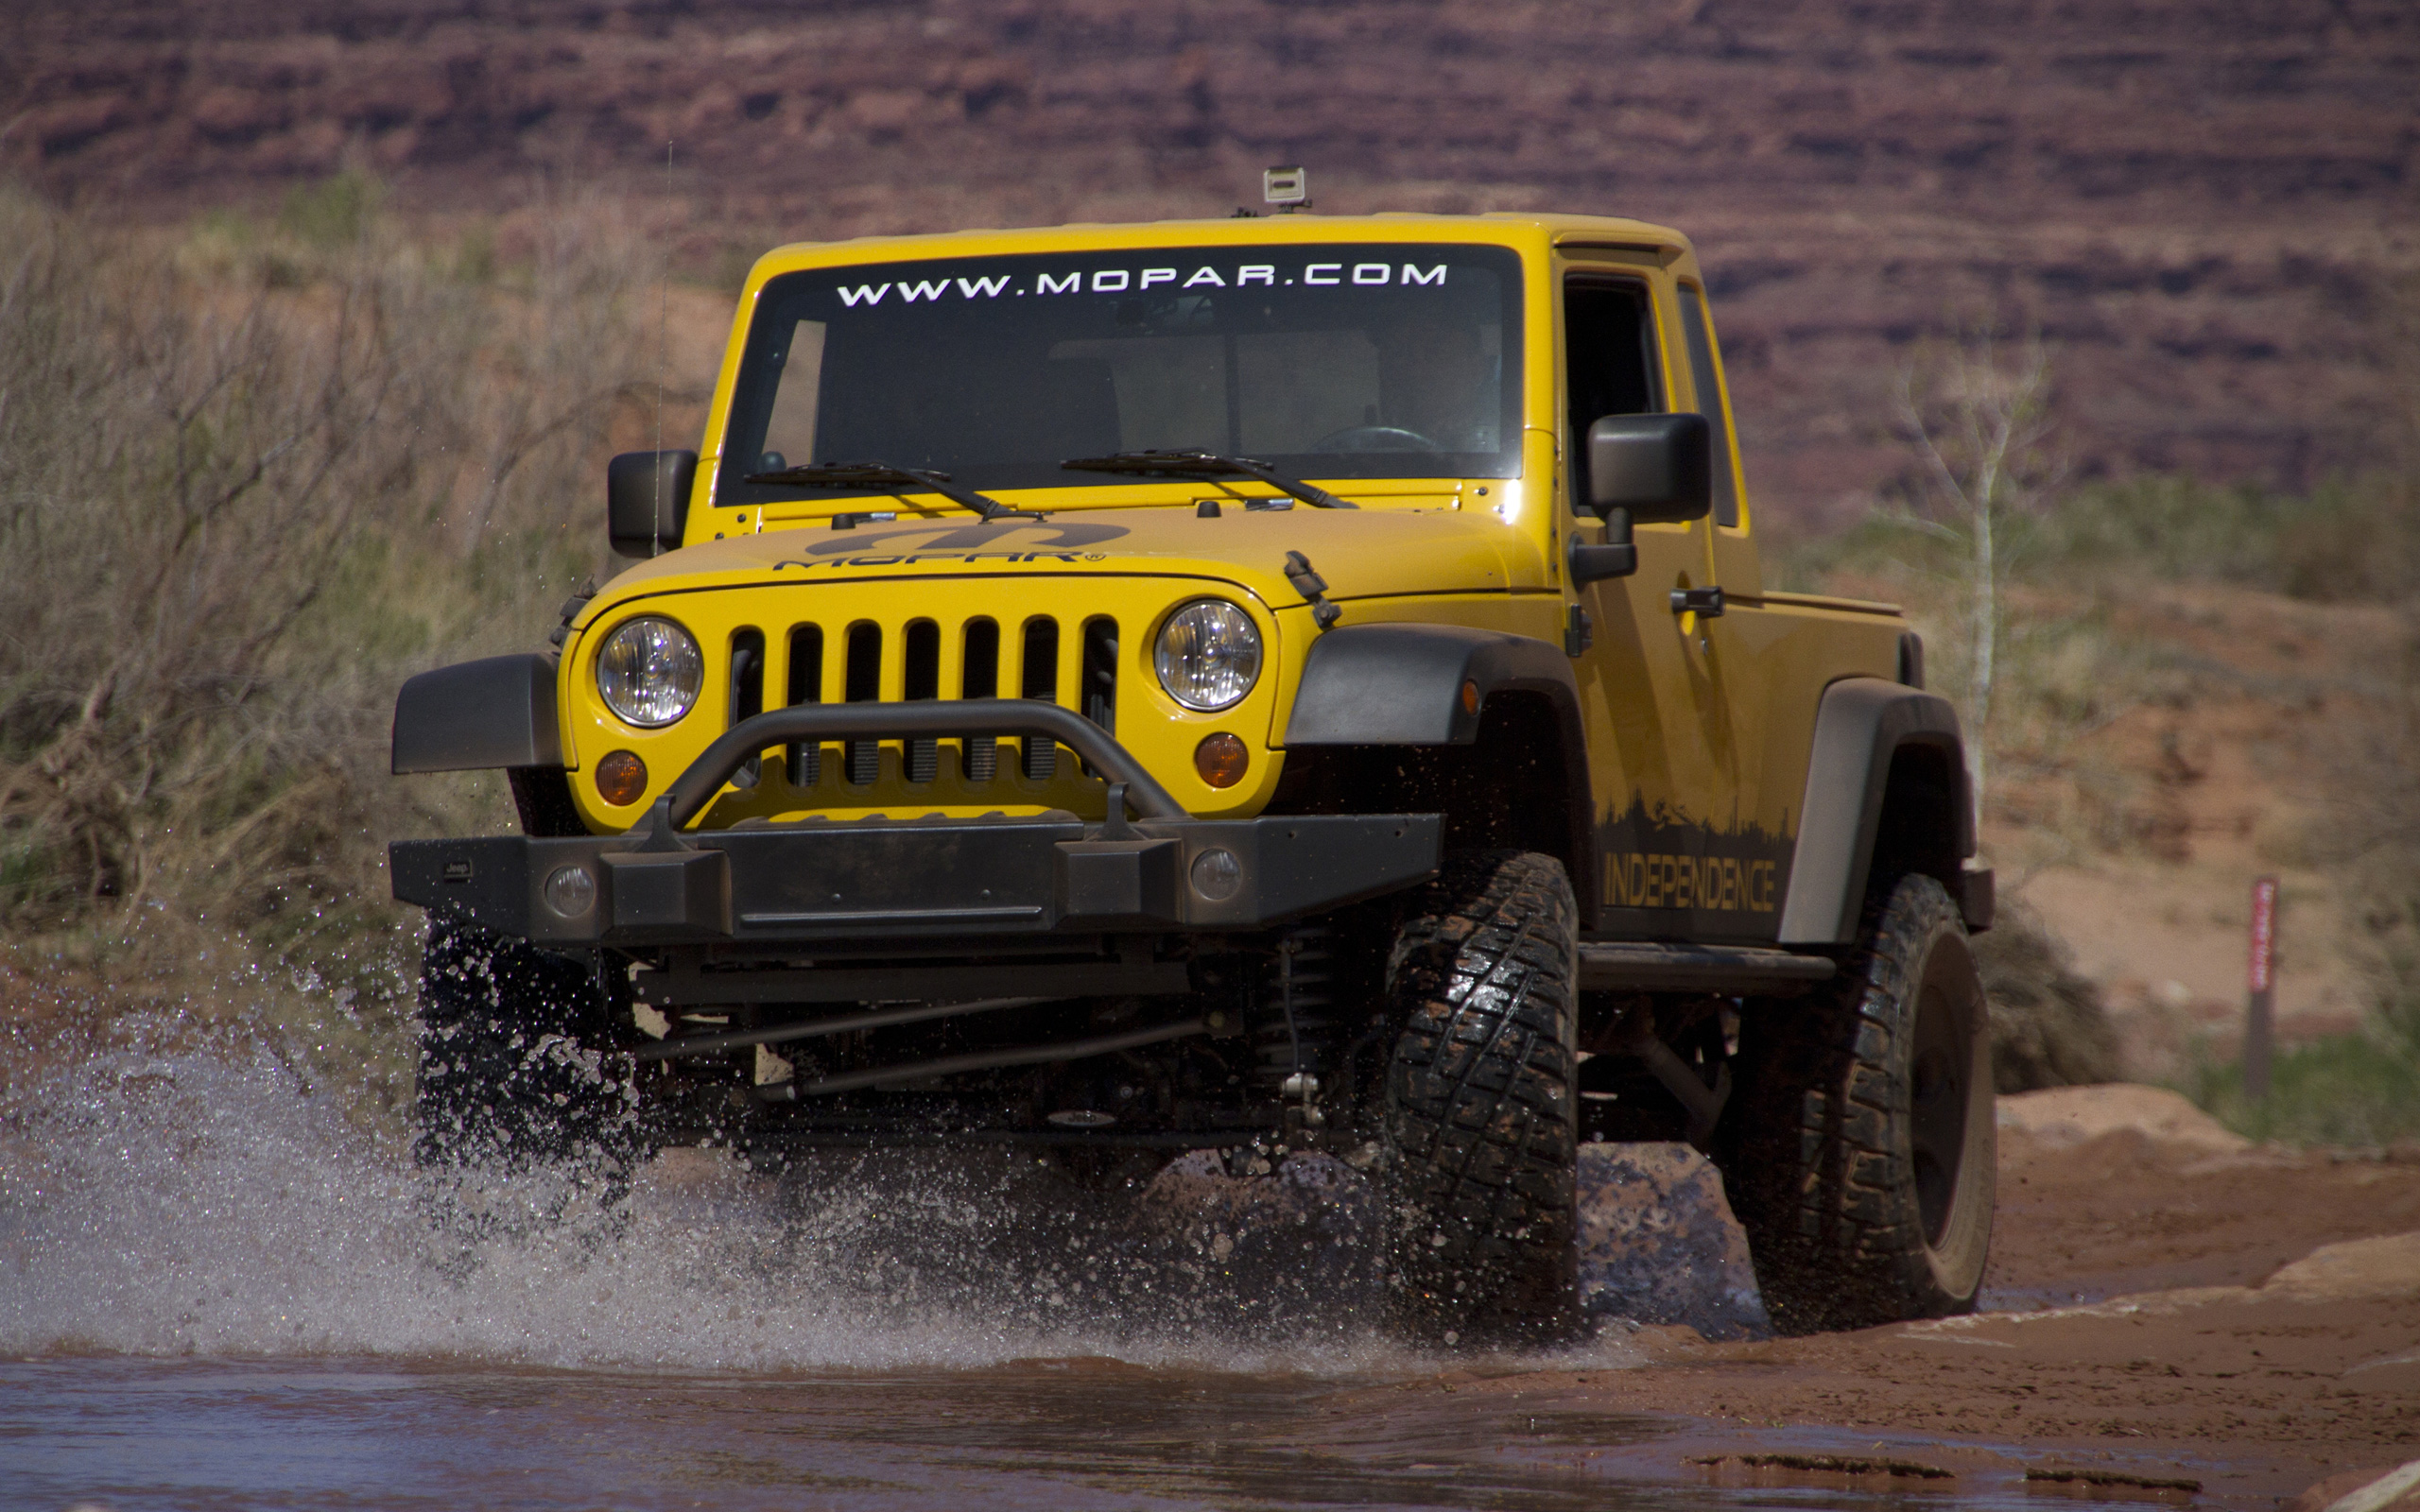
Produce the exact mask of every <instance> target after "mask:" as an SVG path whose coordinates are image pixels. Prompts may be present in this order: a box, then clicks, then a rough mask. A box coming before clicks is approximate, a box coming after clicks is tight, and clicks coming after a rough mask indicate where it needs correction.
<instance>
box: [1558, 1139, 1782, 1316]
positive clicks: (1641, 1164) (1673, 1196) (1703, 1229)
mask: <svg viewBox="0 0 2420 1512" xmlns="http://www.w3.org/2000/svg"><path fill="white" fill-rule="evenodd" d="M1580 1294H1581V1298H1582V1305H1583V1306H1585V1307H1586V1308H1587V1309H1588V1311H1589V1312H1590V1313H1592V1314H1599V1315H1601V1316H1608V1317H1624V1318H1629V1319H1631V1320H1633V1321H1634V1322H1638V1323H1651V1324H1685V1325H1686V1326H1688V1327H1690V1328H1693V1329H1696V1330H1697V1331H1698V1332H1700V1333H1703V1334H1704V1335H1705V1336H1706V1337H1707V1338H1710V1339H1738V1338H1760V1337H1764V1336H1766V1335H1768V1334H1770V1333H1771V1332H1772V1321H1771V1320H1770V1319H1769V1318H1767V1317H1766V1316H1765V1306H1764V1301H1763V1298H1762V1297H1759V1296H1758V1295H1757V1292H1756V1273H1755V1267H1754V1265H1753V1264H1751V1263H1750V1261H1749V1258H1748V1237H1747V1235H1746V1233H1745V1232H1743V1231H1742V1230H1741V1229H1740V1227H1739V1221H1738V1220H1737V1218H1735V1217H1733V1216H1732V1214H1731V1204H1730V1201H1729V1199H1728V1198H1726V1197H1725V1196H1724V1195H1723V1191H1722V1176H1721V1173H1720V1172H1718V1171H1717V1170H1715V1168H1714V1164H1713V1162H1712V1161H1710V1160H1707V1159H1706V1158H1705V1157H1704V1156H1703V1155H1700V1154H1699V1153H1698V1152H1697V1151H1696V1150H1693V1149H1691V1148H1690V1147H1689V1146H1687V1145H1685V1144H1589V1145H1584V1146H1582V1149H1581V1152H1580Z"/></svg>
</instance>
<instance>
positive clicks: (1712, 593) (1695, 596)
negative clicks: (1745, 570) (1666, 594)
mask: <svg viewBox="0 0 2420 1512" xmlns="http://www.w3.org/2000/svg"><path fill="white" fill-rule="evenodd" d="M1672 612H1673V613H1675V614H1695V615H1696V616H1697V617H1698V618H1700V619H1702V620H1719V619H1720V618H1722V589H1721V587H1720V585H1718V586H1716V587H1713V588H1676V589H1674V590H1672Z"/></svg>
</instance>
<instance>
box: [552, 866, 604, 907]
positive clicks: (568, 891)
mask: <svg viewBox="0 0 2420 1512" xmlns="http://www.w3.org/2000/svg"><path fill="white" fill-rule="evenodd" d="M546 906H547V907H549V908H551V909H553V910H554V911H555V912H556V913H559V914H561V915H562V916H563V917H564V918H565V919H578V918H580V917H581V916H582V915H584V914H586V913H587V912H588V911H589V910H590V909H591V908H594V907H596V876H595V875H594V874H592V873H591V872H590V871H589V869H588V868H586V867H582V866H569V867H557V868H555V871H554V875H552V876H550V877H548V878H547V879H546Z"/></svg>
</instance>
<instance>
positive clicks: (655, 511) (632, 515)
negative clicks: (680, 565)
mask: <svg viewBox="0 0 2420 1512" xmlns="http://www.w3.org/2000/svg"><path fill="white" fill-rule="evenodd" d="M697 481H698V454H697V453H695V452H624V453H623V454H622V455H619V456H617V457H615V458H614V460H613V461H611V462H608V463H607V464H606V465H605V533H606V534H607V535H609V536H611V537H612V538H613V541H614V550H615V551H618V552H620V553H621V554H622V555H623V556H625V557H652V556H654V555H655V554H656V553H657V552H659V551H671V550H673V549H674V548H676V547H678V546H679V545H680V544H681V533H682V531H683V530H684V529H685V528H687V526H688V524H689V489H690V487H691V485H693V484H695V483H696V482H697Z"/></svg>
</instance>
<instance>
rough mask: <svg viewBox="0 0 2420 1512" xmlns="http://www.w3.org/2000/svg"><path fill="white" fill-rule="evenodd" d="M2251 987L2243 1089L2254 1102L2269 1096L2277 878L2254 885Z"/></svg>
mask: <svg viewBox="0 0 2420 1512" xmlns="http://www.w3.org/2000/svg"><path fill="white" fill-rule="evenodd" d="M2244 982H2245V985H2246V986H2247V987H2248V988H2250V992H2249V995H2248V998H2247V1001H2246V1003H2245V1005H2244V1024H2243V1092H2244V1095H2245V1096H2247V1097H2249V1098H2251V1099H2252V1100H2253V1101H2255V1102H2258V1101H2259V1100H2261V1099H2262V1098H2265V1097H2267V1096H2268V1095H2269V1041H2270V1031H2271V1026H2272V1022H2273V1020H2274V1019H2275V1017H2276V1006H2277V993H2276V983H2277V879H2276V878H2274V877H2259V878H2256V879H2255V880H2254V881H2253V884H2252V956H2251V959H2250V961H2249V962H2248V963H2247V964H2246V968H2245V971H2244Z"/></svg>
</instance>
